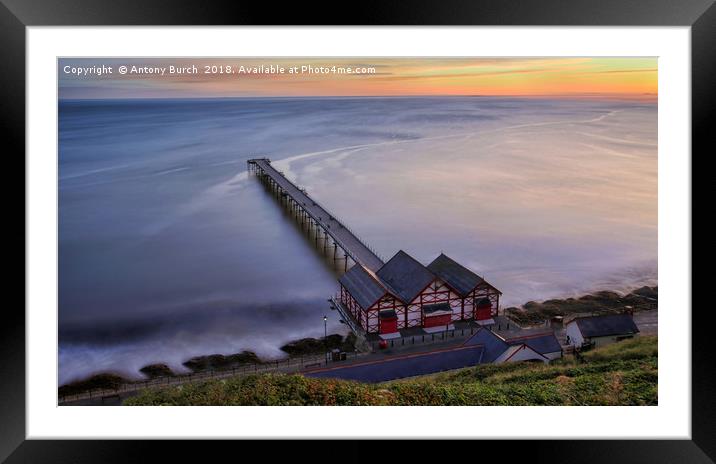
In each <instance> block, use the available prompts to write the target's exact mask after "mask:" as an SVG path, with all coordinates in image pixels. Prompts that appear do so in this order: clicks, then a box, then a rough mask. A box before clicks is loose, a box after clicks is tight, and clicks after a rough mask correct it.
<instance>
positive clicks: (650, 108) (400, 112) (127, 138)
mask: <svg viewBox="0 0 716 464" xmlns="http://www.w3.org/2000/svg"><path fill="white" fill-rule="evenodd" d="M656 128H657V108H656V105H655V104H649V103H635V102H622V101H584V100H547V99H515V98H513V99H507V98H481V97H460V98H454V97H453V98H356V99H338V98H334V99H332V98H320V99H302V98H291V99H218V100H123V101H62V102H60V104H59V130H60V133H59V142H60V143H59V201H60V210H59V337H60V347H59V381H60V383H64V382H67V381H70V380H73V379H76V378H80V377H83V376H86V375H89V374H92V373H95V372H100V371H115V372H119V373H123V374H125V375H133V376H138V372H137V369H139V368H140V367H142V366H144V365H146V364H148V363H152V362H168V363H169V364H170V365H171V366H172V367H174V368H176V369H177V370H180V369H181V363H182V362H183V361H185V360H186V359H188V358H189V357H191V356H196V355H201V354H211V353H234V352H237V351H241V350H243V349H249V350H253V351H256V352H257V353H259V354H261V355H263V356H281V352H280V351H279V349H278V348H279V347H280V346H281V345H282V344H284V343H285V342H287V341H289V340H293V339H297V338H301V337H306V336H322V335H323V315H324V314H326V313H328V316H329V332H336V331H342V332H344V331H345V329H344V327H343V326H342V325H341V324H339V323H338V318H337V317H336V315H335V314H334V313H331V312H330V311H329V309H328V306H327V303H326V298H327V297H328V296H329V295H330V294H331V293H333V292H335V290H336V286H337V285H336V280H335V279H336V273H335V271H334V270H333V269H332V268H331V265H330V264H329V263H327V262H326V261H325V260H324V259H322V258H321V256H320V255H319V254H318V253H316V251H315V250H314V248H313V247H312V242H311V240H308V239H306V237H305V236H303V235H302V234H301V233H300V231H299V229H298V228H297V227H296V226H295V224H294V223H293V222H292V220H291V219H290V218H289V217H288V216H287V215H286V214H285V213H284V212H283V211H282V210H281V208H280V207H279V206H278V204H277V203H276V202H275V200H274V199H273V198H272V197H271V196H270V195H269V193H268V192H267V191H266V190H265V188H264V187H262V185H261V184H260V183H259V182H258V181H257V180H256V179H255V178H252V177H249V176H248V175H247V173H246V160H247V159H249V158H251V157H254V156H257V155H261V156H268V157H270V158H271V159H272V160H274V164H275V165H276V166H278V167H279V168H280V169H282V170H283V171H284V172H285V174H286V175H287V176H288V177H290V178H291V179H292V180H294V181H295V182H297V183H298V184H300V185H301V186H304V187H306V188H307V189H308V191H309V193H311V194H312V195H314V196H315V198H316V199H317V200H318V201H320V202H322V203H323V204H324V206H326V207H328V208H329V209H331V210H332V211H333V212H334V213H335V215H336V216H337V217H339V218H342V219H343V220H344V221H345V222H346V223H347V224H348V225H349V226H350V227H351V228H353V229H354V230H355V231H356V232H357V233H358V234H359V235H361V236H362V237H363V238H364V239H365V240H366V241H367V242H369V243H370V244H371V245H372V246H373V247H374V248H376V249H377V250H378V252H379V253H380V254H382V255H383V256H385V257H390V256H392V255H393V253H395V252H396V251H397V250H398V249H401V248H402V249H405V250H406V251H408V252H409V253H411V254H413V255H414V256H415V257H416V258H418V259H419V260H421V261H423V262H424V263H427V262H429V261H430V260H432V259H433V258H434V257H435V256H437V255H438V254H439V253H440V252H441V251H443V252H445V253H447V254H448V255H449V256H451V257H453V258H455V259H456V260H458V261H460V262H462V263H464V264H465V265H467V266H469V267H471V268H472V269H474V270H475V271H477V272H478V273H479V274H481V275H484V276H485V278H486V279H487V280H489V281H490V282H492V283H493V284H494V285H496V286H497V287H498V288H500V289H501V290H502V291H503V292H504V297H503V306H505V305H511V304H521V303H524V302H525V301H528V300H531V299H543V298H547V297H555V296H565V295H573V294H577V293H581V292H585V291H590V290H594V289H602V288H609V289H615V290H626V289H629V288H630V287H634V286H637V285H641V284H655V283H656V279H657V267H656V262H657V146H656V143H657V132H656Z"/></svg>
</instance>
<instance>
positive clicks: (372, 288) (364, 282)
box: [338, 264, 387, 309]
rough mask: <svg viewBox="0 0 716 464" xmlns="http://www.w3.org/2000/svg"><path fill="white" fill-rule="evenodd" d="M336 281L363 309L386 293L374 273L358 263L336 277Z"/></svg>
mask: <svg viewBox="0 0 716 464" xmlns="http://www.w3.org/2000/svg"><path fill="white" fill-rule="evenodd" d="M338 282H340V283H341V285H343V286H344V287H345V288H346V290H348V292H349V293H350V294H351V296H353V298H355V300H356V301H357V302H358V304H359V305H361V307H362V308H363V309H368V308H370V307H371V306H372V305H373V304H374V303H375V302H376V301H378V299H379V298H380V297H382V296H383V295H385V294H386V293H387V290H386V288H385V287H384V286H383V285H381V283H380V282H379V281H378V279H377V278H376V277H375V275H374V274H373V273H372V272H370V271H369V270H367V269H366V268H364V267H363V266H361V265H360V264H356V265H355V266H353V267H352V268H350V269H349V270H348V272H346V273H345V274H343V275H342V276H341V277H340V278H339V279H338Z"/></svg>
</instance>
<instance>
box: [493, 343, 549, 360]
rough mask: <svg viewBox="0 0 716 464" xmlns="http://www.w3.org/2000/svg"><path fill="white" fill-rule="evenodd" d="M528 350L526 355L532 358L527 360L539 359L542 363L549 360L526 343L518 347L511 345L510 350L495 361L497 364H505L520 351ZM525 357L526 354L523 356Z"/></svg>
mask: <svg viewBox="0 0 716 464" xmlns="http://www.w3.org/2000/svg"><path fill="white" fill-rule="evenodd" d="M522 350H526V353H528V355H529V356H530V357H529V358H527V359H537V360H540V361H546V360H547V358H546V357H545V356H543V355H542V354H541V353H538V352H537V351H536V350H534V349H532V348H530V347H529V346H528V345H527V344H525V343H519V344H517V345H511V346H510V347H509V348H507V349H506V350H505V351H504V352H503V353H502V354H501V355H500V356H498V357H497V358H496V359H495V361H494V362H495V363H503V362H507V361H509V360H510V358H512V357H513V356H514V355H516V354H517V353H518V352H519V351H522ZM523 356H524V354H523Z"/></svg>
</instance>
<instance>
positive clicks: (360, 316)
mask: <svg viewBox="0 0 716 464" xmlns="http://www.w3.org/2000/svg"><path fill="white" fill-rule="evenodd" d="M338 282H339V284H340V297H339V304H340V305H341V307H342V309H344V310H345V311H344V312H346V313H347V314H348V315H350V316H351V317H352V318H353V319H354V320H355V322H357V323H358V325H359V326H360V327H361V328H362V329H363V330H364V331H365V332H366V333H377V334H380V335H381V336H382V335H386V334H388V333H393V332H398V331H400V330H403V329H414V328H418V329H419V328H423V329H430V330H429V331H435V330H440V329H441V328H444V329H449V328H450V327H453V326H452V323H453V322H456V321H463V320H475V321H477V322H478V323H481V324H490V323H492V322H494V321H493V320H492V317H493V316H494V315H496V314H497V309H498V307H499V298H500V295H501V292H500V291H499V290H497V289H496V288H495V287H494V286H492V285H490V284H489V283H488V282H487V281H485V280H484V279H483V278H482V277H480V276H478V275H477V274H475V273H474V272H473V271H471V270H469V269H467V268H466V267H464V266H462V265H460V264H458V263H457V262H456V261H454V260H453V259H451V258H449V257H448V256H446V255H444V254H441V255H440V256H438V257H437V258H436V259H435V260H433V262H431V263H430V265H428V266H424V265H423V264H421V263H420V262H419V261H418V260H416V259H415V258H413V257H412V256H410V255H409V254H408V253H406V252H405V251H403V250H400V251H398V252H397V253H396V254H395V255H394V256H393V257H392V258H391V259H390V260H388V261H387V262H386V263H385V264H383V265H382V266H380V267H379V268H378V269H377V270H375V271H373V270H371V269H369V268H367V267H365V266H363V265H361V264H356V265H354V266H353V267H352V268H351V269H349V270H348V272H346V273H345V274H344V275H343V276H341V277H340V278H339V279H338ZM386 311H390V313H387V312H386ZM380 314H383V315H384V316H385V314H391V318H390V320H391V322H390V323H388V322H387V320H388V318H386V317H380ZM393 315H394V316H393ZM351 326H352V327H353V326H354V325H351ZM388 331H390V332H388Z"/></svg>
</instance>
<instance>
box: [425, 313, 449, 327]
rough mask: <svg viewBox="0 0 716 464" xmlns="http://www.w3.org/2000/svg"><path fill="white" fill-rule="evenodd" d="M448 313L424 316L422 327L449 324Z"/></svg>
mask: <svg viewBox="0 0 716 464" xmlns="http://www.w3.org/2000/svg"><path fill="white" fill-rule="evenodd" d="M450 316H451V315H450V314H442V315H439V316H425V323H424V324H423V327H439V326H443V327H444V326H446V325H448V324H450Z"/></svg>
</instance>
